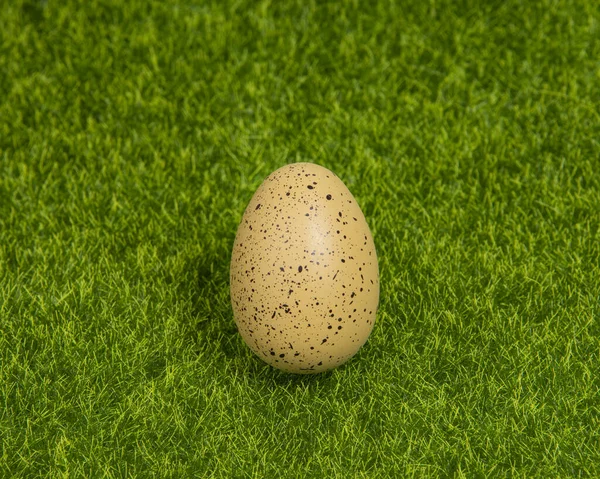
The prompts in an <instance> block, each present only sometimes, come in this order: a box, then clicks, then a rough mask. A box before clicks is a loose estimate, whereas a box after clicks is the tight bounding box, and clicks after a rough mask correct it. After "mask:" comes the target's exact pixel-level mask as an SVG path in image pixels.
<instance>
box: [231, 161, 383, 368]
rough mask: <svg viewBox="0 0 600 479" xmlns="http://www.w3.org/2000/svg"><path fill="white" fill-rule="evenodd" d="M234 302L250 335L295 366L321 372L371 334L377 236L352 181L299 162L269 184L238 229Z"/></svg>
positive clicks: (269, 358) (256, 347)
mask: <svg viewBox="0 0 600 479" xmlns="http://www.w3.org/2000/svg"><path fill="white" fill-rule="evenodd" d="M230 274H231V277H230V281H231V283H230V284H231V303H232V306H233V314H234V319H235V322H236V324H237V327H238V330H239V332H240V334H241V335H242V338H243V339H244V341H245V342H246V344H247V345H248V346H249V347H250V348H251V349H252V350H253V351H254V352H255V353H256V354H257V355H258V356H259V357H260V358H261V359H263V360H264V361H265V362H267V363H268V364H270V365H271V366H274V367H276V368H279V369H281V370H283V371H287V372H291V373H300V374H307V373H319V372H322V371H327V370H329V369H333V368H335V367H337V366H339V365H341V364H343V363H345V362H346V361H348V359H350V358H351V357H352V356H354V355H355V354H356V352H357V351H358V350H359V349H360V347H361V346H362V345H363V344H364V343H365V342H366V341H367V338H368V337H369V334H370V333H371V330H372V329H373V324H374V322H375V315H376V312H377V304H378V302H379V269H378V265H377V253H376V251H375V244H374V243H373V238H372V236H371V232H370V230H369V226H368V225H367V222H366V220H365V217H364V215H363V213H362V211H361V210H360V207H359V206H358V203H357V202H356V200H355V199H354V197H353V196H352V194H351V193H350V191H349V190H348V188H346V185H344V183H343V182H342V181H341V180H340V179H339V178H338V177H337V176H336V175H335V174H334V173H332V172H331V171H329V170H328V169H326V168H323V167H322V166H318V165H314V164H312V163H295V164H291V165H287V166H284V167H283V168H280V169H278V170H277V171H275V172H273V173H272V174H271V175H269V177H268V178H267V179H266V180H265V181H264V182H263V183H262V184H261V185H260V187H259V188H258V190H257V191H256V193H255V194H254V196H253V197H252V199H251V200H250V203H249V204H248V206H247V208H246V211H245V212H244V216H243V218H242V221H241V223H240V226H239V228H238V230H237V235H236V238H235V243H234V245H233V252H232V257H231V269H230Z"/></svg>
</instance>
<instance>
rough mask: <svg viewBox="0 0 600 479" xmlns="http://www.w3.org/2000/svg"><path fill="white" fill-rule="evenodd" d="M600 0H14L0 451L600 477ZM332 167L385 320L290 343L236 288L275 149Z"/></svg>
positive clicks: (38, 471)
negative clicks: (294, 362) (236, 319)
mask: <svg viewBox="0 0 600 479" xmlns="http://www.w3.org/2000/svg"><path fill="white" fill-rule="evenodd" d="M599 20H600V14H599V11H598V7H597V3H596V2H595V1H594V0H588V1H578V2H554V1H542V2H518V1H507V2H493V3H492V2H474V1H463V2H455V1H442V2H437V1H436V2H427V3H424V2H420V1H416V0H415V1H411V2H403V4H402V5H400V4H396V3H394V2H384V1H378V2H329V3H326V4H324V3H318V2H300V1H298V2H282V3H275V2H273V3H269V2H263V3H256V4H255V3H254V2H247V1H238V2H212V3H208V2H205V3H202V2H196V3H194V2H175V1H170V2H161V3H159V2H146V1H141V0H137V1H131V2H124V3H121V2H116V1H113V2H109V1H90V2H73V1H65V2H56V1H52V0H50V1H48V2H37V1H36V2H21V1H15V2H3V3H2V4H1V6H0V93H1V97H0V404H1V409H0V438H1V439H0V441H1V453H0V475H1V476H4V477H36V476H43V477H47V476H50V477H61V476H70V477H81V476H94V477H123V476H139V477H145V476H151V475H156V476H164V477H187V476H190V477H194V476H195V477H207V476H211V475H212V476H214V477H247V476H252V475H253V476H255V477H399V476H403V477H428V476H429V477H486V476H493V477H506V476H511V477H534V476H538V477H568V476H571V477H598V476H600V435H599V430H600V419H599V417H600V411H599V403H600V400H599V397H598V395H599V383H600V380H599V376H600V370H599V369H600V368H599V367H598V362H599V359H600V358H599V350H600V349H599V346H600V340H599V337H600V334H599V333H600V331H599V329H600V328H599V326H598V317H599V314H600V307H599V301H600V270H599V263H600V254H599V240H600V233H599V229H598V227H599V224H600V213H599V209H600V206H599V205H600V173H599V171H598V169H599V167H600V144H599V134H600V128H599V127H600V114H599V111H598V106H599V100H600V87H599V85H600V64H599V63H598V59H599V58H600V31H599V23H598V22H599ZM295 161H312V162H316V163H319V164H322V165H324V166H326V167H328V168H330V169H332V170H333V171H335V172H336V173H337V174H338V175H339V176H340V177H341V178H342V180H343V181H344V182H345V183H346V185H347V186H348V187H349V188H350V190H351V191H352V192H353V194H354V195H355V196H356V198H357V200H358V202H359V204H360V205H361V207H362V209H363V211H364V213H365V215H366V217H367V220H368V222H369V224H370V226H371V228H372V231H373V235H374V238H375V243H376V246H377V249H378V254H379V262H380V270H381V302H380V309H379V313H378V322H377V323H376V325H375V329H374V331H373V334H372V336H371V338H370V340H369V342H368V343H367V345H366V346H365V347H364V348H363V349H362V350H361V351H360V352H359V354H358V355H357V356H356V357H355V358H354V359H353V360H352V361H351V362H349V363H348V364H346V365H345V366H343V367H341V368H340V369H338V370H335V371H333V372H330V373H327V374H323V375H319V376H313V377H295V376H290V375H286V374H283V373H280V372H278V371H276V370H273V369H271V368H269V367H267V366H265V365H263V363H261V362H260V360H259V359H257V358H255V357H254V356H253V355H252V353H251V352H250V351H249V349H248V348H247V347H246V346H245V345H244V344H243V343H242V341H241V339H240V337H239V335H238V334H237V332H236V329H235V325H234V323H233V319H232V314H231V308H230V305H229V291H228V266H229V265H228V261H229V257H230V249H231V246H232V243H233V238H234V235H235V230H236V227H237V223H238V221H239V220H240V218H241V215H242V213H243V210H244V207H245V205H246V203H247V202H248V200H249V199H250V197H251V195H252V193H253V192H254V190H255V188H256V187H257V186H258V185H259V184H260V182H261V181H262V180H263V179H264V177H266V176H267V175H268V174H269V173H270V172H271V171H273V170H274V169H276V168H278V167H279V166H282V165H283V164H286V163H289V162H295Z"/></svg>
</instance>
